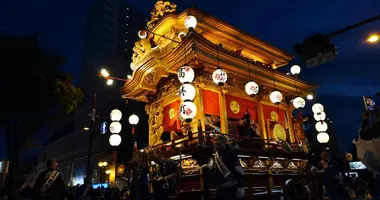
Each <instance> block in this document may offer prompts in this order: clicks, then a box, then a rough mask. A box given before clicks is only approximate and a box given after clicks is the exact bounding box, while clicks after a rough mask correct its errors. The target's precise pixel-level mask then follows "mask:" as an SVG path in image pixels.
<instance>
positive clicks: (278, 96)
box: [269, 90, 283, 104]
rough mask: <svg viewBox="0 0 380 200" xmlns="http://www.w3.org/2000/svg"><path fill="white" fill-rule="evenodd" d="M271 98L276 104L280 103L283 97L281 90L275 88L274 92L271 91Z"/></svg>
mask: <svg viewBox="0 0 380 200" xmlns="http://www.w3.org/2000/svg"><path fill="white" fill-rule="evenodd" d="M269 99H270V101H271V102H272V103H274V104H280V103H281V101H282V99H283V96H282V94H281V92H280V91H277V90H275V91H273V92H272V93H270V96H269Z"/></svg>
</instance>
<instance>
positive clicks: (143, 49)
mask: <svg viewBox="0 0 380 200" xmlns="http://www.w3.org/2000/svg"><path fill="white" fill-rule="evenodd" d="M132 50H133V54H132V61H133V63H136V62H138V61H140V60H141V59H142V58H143V57H144V55H146V54H148V53H150V52H151V51H152V49H151V46H150V42H149V39H147V38H144V39H141V40H139V41H137V42H135V46H134V47H133V49H132Z"/></svg>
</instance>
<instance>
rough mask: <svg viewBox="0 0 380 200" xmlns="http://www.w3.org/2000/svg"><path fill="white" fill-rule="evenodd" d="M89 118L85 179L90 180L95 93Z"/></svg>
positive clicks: (95, 116)
mask: <svg viewBox="0 0 380 200" xmlns="http://www.w3.org/2000/svg"><path fill="white" fill-rule="evenodd" d="M88 116H89V117H90V131H89V136H88V151H87V170H86V177H87V178H88V179H89V180H91V174H92V166H91V165H92V138H93V135H95V134H94V131H95V122H96V118H97V117H98V116H97V115H96V93H94V99H93V107H92V112H91V113H90V114H88Z"/></svg>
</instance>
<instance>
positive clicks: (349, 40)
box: [0, 0, 380, 152]
mask: <svg viewBox="0 0 380 200" xmlns="http://www.w3.org/2000/svg"><path fill="white" fill-rule="evenodd" d="M127 2H130V4H131V5H132V6H133V7H135V8H137V9H138V10H139V12H141V13H142V15H145V16H146V17H147V18H149V17H150V16H149V12H150V11H151V9H152V8H153V5H154V3H155V2H156V1H155V0H144V1H141V0H128V1H127ZM142 2H144V3H142ZM174 2H175V3H177V5H178V10H179V11H182V10H183V9H186V8H188V7H191V6H195V7H198V8H199V9H201V10H203V11H205V12H207V13H209V14H211V15H213V16H215V17H217V18H219V19H221V20H223V21H226V22H227V23H230V24H232V25H234V26H236V27H238V28H239V29H242V30H244V31H245V32H248V33H249V34H251V35H253V36H256V37H257V38H259V39H262V40H264V41H266V42H268V43H270V44H272V45H274V46H277V47H279V48H282V49H284V50H286V51H288V52H290V53H291V54H293V55H295V53H294V51H293V50H292V46H293V45H294V44H295V43H297V42H301V41H302V40H303V39H305V38H307V37H308V36H311V35H313V34H315V33H319V32H321V33H329V32H332V31H335V30H337V29H339V28H342V27H345V26H347V25H350V24H352V23H355V22H358V21H360V20H364V19H366V18H369V17H372V16H375V15H378V14H380V1H379V0H362V1H357V0H319V1H311V0H288V1H280V0H266V1H262V0H234V1H227V0H182V1H181V0H177V1H174ZM91 3H92V1H91V0H33V1H30V0H13V1H6V2H4V3H3V4H2V6H1V7H0V31H5V32H8V33H11V34H32V33H35V32H41V33H42V36H41V43H42V45H43V47H44V48H46V49H55V50H57V51H58V52H59V53H60V54H62V55H64V56H66V58H67V63H66V65H65V66H64V68H65V70H66V71H69V72H71V73H73V74H74V75H75V76H78V75H79V71H80V63H81V55H82V47H83V36H84V21H85V16H86V12H87V9H88V7H89V6H90V5H91ZM374 31H378V32H380V21H379V22H375V23H372V24H369V25H365V26H363V27H361V28H357V29H355V30H352V31H350V32H347V33H345V34H343V35H340V36H337V37H336V38H333V42H334V43H335V44H336V45H337V47H338V56H337V58H336V60H335V61H334V62H332V63H329V64H326V65H322V66H318V67H315V68H312V69H306V68H303V71H302V74H301V79H303V80H305V81H308V82H310V83H316V84H319V85H321V88H320V89H319V90H318V94H319V96H320V100H321V102H322V103H324V104H325V107H326V112H327V114H328V115H329V116H330V117H331V118H332V120H333V121H334V124H335V125H336V128H337V131H338V135H339V136H340V138H341V139H342V142H343V144H344V146H345V147H347V146H348V145H350V141H351V140H352V138H353V137H355V134H356V132H357V131H356V130H357V128H358V125H359V123H360V112H361V111H362V108H363V105H362V100H361V96H362V95H368V94H373V93H375V92H378V91H380V78H379V75H380V67H379V65H380V44H377V45H368V44H366V43H365V42H364V41H365V38H366V36H367V35H368V34H369V33H371V32H374ZM296 62H297V59H296V60H295V61H294V62H293V63H296ZM300 64H301V63H300ZM301 66H302V64H301ZM126 67H129V66H126ZM0 139H2V138H0ZM1 151H2V150H1V149H0V152H1Z"/></svg>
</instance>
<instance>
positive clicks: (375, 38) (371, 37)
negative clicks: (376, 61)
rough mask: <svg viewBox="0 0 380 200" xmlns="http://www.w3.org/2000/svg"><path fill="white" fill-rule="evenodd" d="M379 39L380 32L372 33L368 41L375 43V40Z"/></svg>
mask: <svg viewBox="0 0 380 200" xmlns="http://www.w3.org/2000/svg"><path fill="white" fill-rule="evenodd" d="M379 39H380V35H379V34H372V35H370V36H369V37H368V38H367V42H369V43H375V42H378V41H379Z"/></svg>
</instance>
